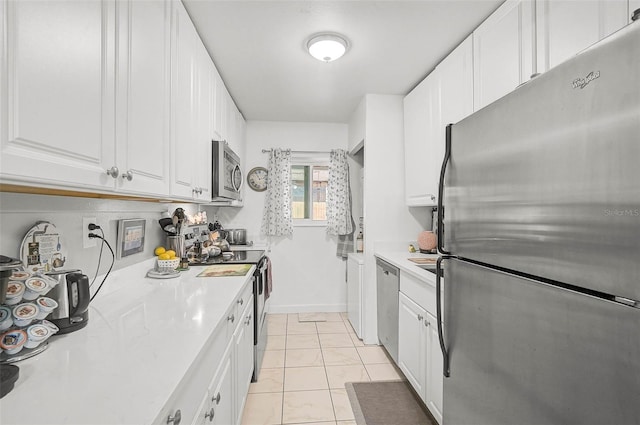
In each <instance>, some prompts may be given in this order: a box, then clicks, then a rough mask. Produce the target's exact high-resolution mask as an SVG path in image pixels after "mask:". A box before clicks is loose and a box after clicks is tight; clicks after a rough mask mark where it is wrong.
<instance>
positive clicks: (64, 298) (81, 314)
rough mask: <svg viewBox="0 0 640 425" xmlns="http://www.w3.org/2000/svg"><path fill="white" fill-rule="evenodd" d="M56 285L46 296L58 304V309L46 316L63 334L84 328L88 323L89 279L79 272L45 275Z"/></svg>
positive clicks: (71, 271) (67, 271)
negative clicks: (55, 281)
mask: <svg viewBox="0 0 640 425" xmlns="http://www.w3.org/2000/svg"><path fill="white" fill-rule="evenodd" d="M47 276H49V277H51V278H52V279H55V280H57V281H58V284H57V285H56V286H55V288H53V289H52V290H51V291H49V293H48V294H47V297H49V298H53V299H54V300H56V301H57V302H58V307H57V308H56V309H55V310H53V311H52V312H51V314H50V315H49V316H48V318H49V320H50V321H51V322H53V323H54V324H55V325H56V326H57V327H58V328H60V331H58V334H65V333H69V332H73V331H77V330H79V329H82V328H84V327H85V326H87V323H89V301H90V300H91V295H90V293H89V278H88V277H87V276H86V275H84V274H82V273H81V271H80V270H64V271H57V272H51V273H47Z"/></svg>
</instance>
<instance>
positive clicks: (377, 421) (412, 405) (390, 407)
mask: <svg viewBox="0 0 640 425" xmlns="http://www.w3.org/2000/svg"><path fill="white" fill-rule="evenodd" d="M345 388H346V389H347V394H348V395H349V401H350V402H351V407H352V408H353V415H354V417H355V419H356V423H357V424H358V425H438V423H437V422H436V421H435V419H433V418H432V416H431V414H430V413H429V412H428V411H427V408H426V407H425V406H424V404H423V403H422V402H421V401H420V399H419V398H418V396H417V395H416V394H415V392H414V391H413V389H412V388H411V384H409V382H408V381H378V382H347V383H346V384H345Z"/></svg>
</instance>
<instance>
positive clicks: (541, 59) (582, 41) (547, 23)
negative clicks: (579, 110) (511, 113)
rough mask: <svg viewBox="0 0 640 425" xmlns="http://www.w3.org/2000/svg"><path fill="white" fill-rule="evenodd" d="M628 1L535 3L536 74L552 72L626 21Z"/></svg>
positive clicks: (546, 0)
mask: <svg viewBox="0 0 640 425" xmlns="http://www.w3.org/2000/svg"><path fill="white" fill-rule="evenodd" d="M628 8H629V3H628V1H627V0H587V1H580V2H576V1H575V0H538V1H537V2H536V28H537V50H538V72H544V71H547V70H549V69H550V68H553V67H554V66H556V65H558V64H559V63H561V62H564V61H565V60H567V59H569V58H570V57H571V56H573V55H575V54H576V53H579V52H580V51H582V50H583V49H585V48H587V47H589V46H590V45H592V44H594V43H596V42H598V41H599V40H602V39H603V38H605V37H606V36H608V35H610V34H611V33H613V32H615V31H617V30H618V29H620V28H622V27H624V26H625V25H626V24H627V23H628V21H629V16H630V15H629V13H628Z"/></svg>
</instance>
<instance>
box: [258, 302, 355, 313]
mask: <svg viewBox="0 0 640 425" xmlns="http://www.w3.org/2000/svg"><path fill="white" fill-rule="evenodd" d="M345 311H347V305H346V304H313V305H309V304H300V305H273V304H270V305H269V313H272V314H282V313H342V312H345Z"/></svg>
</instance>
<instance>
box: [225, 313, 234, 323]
mask: <svg viewBox="0 0 640 425" xmlns="http://www.w3.org/2000/svg"><path fill="white" fill-rule="evenodd" d="M234 320H236V316H235V315H233V314H232V315H231V316H229V317H227V321H229V322H231V323H233V321H234Z"/></svg>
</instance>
